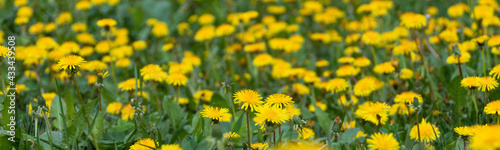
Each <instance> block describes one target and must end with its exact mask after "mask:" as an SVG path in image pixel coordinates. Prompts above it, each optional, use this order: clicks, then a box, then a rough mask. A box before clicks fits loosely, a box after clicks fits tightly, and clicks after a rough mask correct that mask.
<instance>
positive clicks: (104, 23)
mask: <svg viewBox="0 0 500 150" xmlns="http://www.w3.org/2000/svg"><path fill="white" fill-rule="evenodd" d="M97 26H99V27H103V28H105V29H107V30H109V29H111V28H113V27H115V26H116V20H113V19H110V18H104V19H101V20H99V21H97Z"/></svg>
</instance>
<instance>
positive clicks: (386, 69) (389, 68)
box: [373, 62, 396, 74]
mask: <svg viewBox="0 0 500 150" xmlns="http://www.w3.org/2000/svg"><path fill="white" fill-rule="evenodd" d="M395 70H396V68H394V66H393V65H392V63H391V62H385V63H382V64H378V65H376V66H375V67H374V68H373V71H375V72H376V73H378V74H391V73H393V72H394V71H395Z"/></svg>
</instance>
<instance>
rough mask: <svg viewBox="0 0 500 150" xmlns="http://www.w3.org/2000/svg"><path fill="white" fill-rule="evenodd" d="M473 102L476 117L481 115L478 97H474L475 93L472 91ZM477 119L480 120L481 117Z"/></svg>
mask: <svg viewBox="0 0 500 150" xmlns="http://www.w3.org/2000/svg"><path fill="white" fill-rule="evenodd" d="M472 102H473V103H474V110H475V111H476V117H479V110H478V109H477V102H476V98H475V97H474V93H472ZM477 120H480V119H479V118H478V119H477Z"/></svg>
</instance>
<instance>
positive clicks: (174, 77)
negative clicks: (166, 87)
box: [166, 73, 188, 86]
mask: <svg viewBox="0 0 500 150" xmlns="http://www.w3.org/2000/svg"><path fill="white" fill-rule="evenodd" d="M166 81H167V83H168V84H171V85H173V86H184V85H186V83H187V82H188V78H187V77H186V75H184V74H182V73H173V74H170V75H168V76H167V80H166Z"/></svg>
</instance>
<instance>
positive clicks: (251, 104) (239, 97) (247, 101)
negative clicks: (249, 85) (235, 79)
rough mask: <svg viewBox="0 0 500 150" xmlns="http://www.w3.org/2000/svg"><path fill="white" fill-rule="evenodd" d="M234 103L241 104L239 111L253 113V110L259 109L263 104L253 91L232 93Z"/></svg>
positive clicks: (257, 94) (258, 95)
mask: <svg viewBox="0 0 500 150" xmlns="http://www.w3.org/2000/svg"><path fill="white" fill-rule="evenodd" d="M234 103H235V104H240V103H242V105H241V109H243V110H246V111H248V110H250V111H253V110H254V108H256V107H259V106H260V105H262V104H263V103H264V102H263V101H262V97H261V96H260V94H259V93H257V92H255V91H254V90H249V89H244V90H241V91H238V92H236V93H234Z"/></svg>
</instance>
